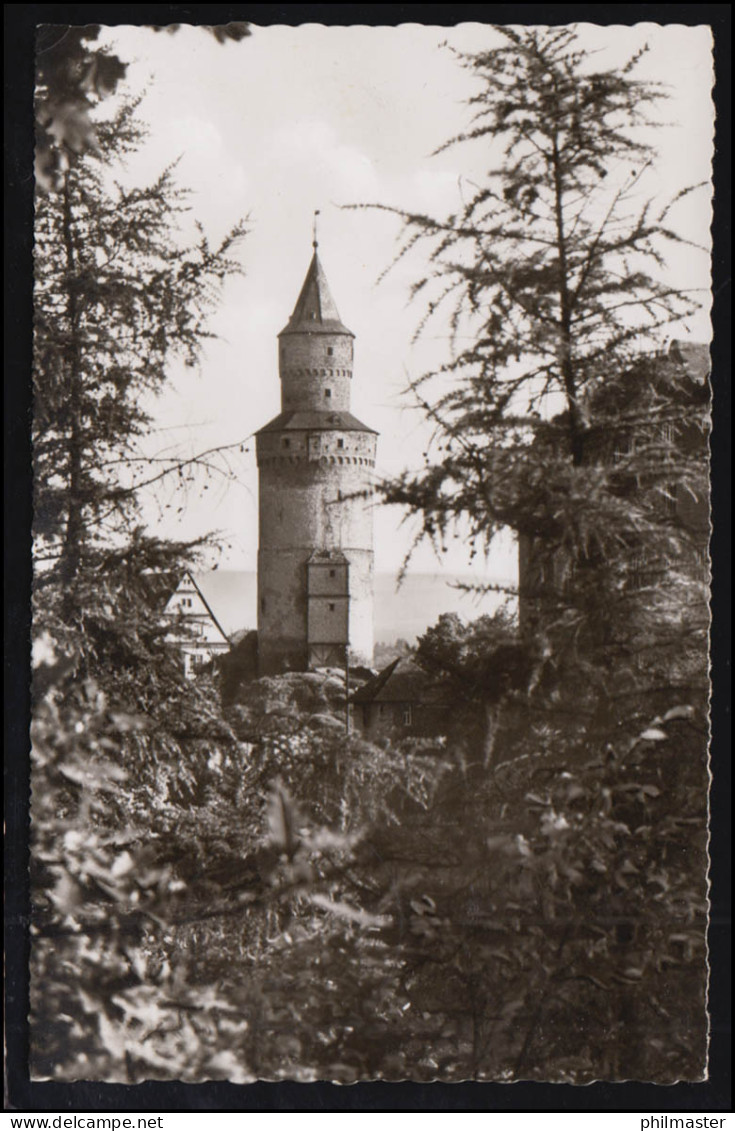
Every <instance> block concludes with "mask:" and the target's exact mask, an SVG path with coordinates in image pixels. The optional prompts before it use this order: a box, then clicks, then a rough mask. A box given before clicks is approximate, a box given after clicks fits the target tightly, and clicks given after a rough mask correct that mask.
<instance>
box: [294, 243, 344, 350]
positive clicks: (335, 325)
mask: <svg viewBox="0 0 735 1131" xmlns="http://www.w3.org/2000/svg"><path fill="white" fill-rule="evenodd" d="M283 334H348V335H349V336H350V337H351V338H354V336H355V335H354V334H353V333H352V331H351V330H348V329H347V327H346V326H345V324H344V323H343V322H342V319H341V318H340V316H339V311H338V310H337V304H336V303H335V301H334V299H333V298H332V294H331V291H330V290H329V284H328V283H327V277H326V275H325V274H324V268H323V267H322V265H321V261H320V259H319V256H318V254H317V251H316V246H315V247H314V255H313V257H312V260H311V263H310V264H309V270H308V271H307V272H306V278H305V279H304V285H303V286H302V288H301V293H300V294H299V297H298V299H297V301H296V306H295V307H294V310H293V314H292V315H291V317H290V318H289V320H288V323H287V324H286V326H285V327H284V328H283V330H281V333H280V334H279V335H278V336H279V337H281V335H283Z"/></svg>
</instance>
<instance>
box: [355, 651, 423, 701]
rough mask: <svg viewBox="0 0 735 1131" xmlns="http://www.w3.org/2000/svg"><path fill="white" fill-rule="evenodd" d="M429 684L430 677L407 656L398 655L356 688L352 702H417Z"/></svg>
mask: <svg viewBox="0 0 735 1131" xmlns="http://www.w3.org/2000/svg"><path fill="white" fill-rule="evenodd" d="M430 684H431V677H430V676H429V675H428V674H427V673H426V672H425V671H424V670H423V669H422V668H420V667H419V666H418V664H415V663H414V662H413V660H411V659H410V658H407V657H402V656H399V657H398V659H397V660H393V661H392V663H390V664H388V666H387V668H383V670H382V671H381V672H378V674H377V675H376V676H373V678H372V679H369V680H368V681H367V683H364V684H363V685H362V687H360V688H358V689H357V691H356V692H355V694H354V695H353V697H352V701H353V703H409V702H414V703H415V702H417V701H419V700H421V699H422V698H423V697H424V694H425V692H426V690H427V688H428V687H429V685H430Z"/></svg>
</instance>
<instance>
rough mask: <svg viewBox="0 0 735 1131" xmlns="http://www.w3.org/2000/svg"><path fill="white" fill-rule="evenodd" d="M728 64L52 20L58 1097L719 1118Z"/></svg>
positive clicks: (43, 654) (34, 1003) (47, 855)
mask: <svg viewBox="0 0 735 1131" xmlns="http://www.w3.org/2000/svg"><path fill="white" fill-rule="evenodd" d="M90 7H91V6H90ZM111 7H114V6H111ZM417 7H418V6H417ZM487 7H488V12H490V13H491V11H492V7H493V6H492V5H488V6H487ZM520 7H522V6H519V8H520ZM582 7H583V6H580V8H582ZM594 7H595V6H587V7H585V8H584V10H585V11H586V12H587V13H590V12H591V11H593V10H594ZM641 7H645V6H643V5H642V6H641ZM673 7H674V8H676V5H674V6H673ZM199 10H200V11H203V10H204V8H203V6H200V9H199ZM59 13H60V17H61V18H63V5H60V6H59ZM204 18H206V17H204ZM712 50H713V35H712V29H711V27H709V26H706V25H704V24H703V25H702V26H685V25H684V24H680V23H675V22H672V23H670V24H667V23H650V22H648V23H643V22H642V23H638V24H632V25H627V26H622V25H615V26H611V25H604V26H603V25H602V24H600V25H597V24H595V23H594V22H579V23H569V24H558V23H557V24H553V25H552V24H550V25H549V26H543V25H541V24H538V25H536V24H525V23H523V24H522V23H519V24H514V23H504V24H497V25H496V24H493V23H491V22H489V21H488V22H487V23H471V22H466V23H462V22H460V23H457V24H455V25H453V26H448V27H447V26H444V27H440V26H431V25H430V24H419V23H412V22H407V23H405V24H400V25H397V26H366V25H362V24H358V23H355V24H354V25H349V24H347V23H346V24H345V25H344V26H326V25H323V24H319V23H316V22H314V23H311V22H304V23H301V24H300V25H297V26H286V25H285V24H282V25H281V24H271V25H268V26H260V25H258V24H257V23H255V22H252V23H248V22H240V23H229V24H221V25H215V26H204V25H203V24H196V25H193V24H192V25H189V24H186V23H185V22H184V23H181V24H173V23H172V24H168V25H165V26H152V25H151V26H144V25H142V24H141V25H136V26H133V25H132V24H129V25H128V24H120V25H113V24H112V23H110V24H109V25H103V24H84V25H82V24H68V23H63V22H59V23H58V24H56V23H53V24H51V23H44V24H41V25H40V26H38V27H37V29H36V52H35V84H36V86H35V107H34V115H35V130H36V134H35V189H34V220H33V280H34V282H33V413H32V417H33V419H32V456H33V593H32V637H33V650H32V666H33V673H32V722H31V755H30V757H31V804H30V837H31V850H30V860H31V863H30V890H31V926H30V957H29V964H30V1014H29V1030H30V1072H31V1079H32V1080H34V1081H55V1082H75V1081H96V1082H101V1083H118V1084H120V1083H121V1084H140V1083H142V1082H145V1081H180V1082H184V1083H190V1084H201V1083H204V1082H207V1081H228V1082H230V1083H233V1084H248V1083H252V1082H255V1081H272V1082H282V1081H295V1082H300V1083H311V1082H316V1081H327V1082H332V1083H339V1084H356V1083H361V1082H367V1081H412V1082H419V1083H428V1082H433V1081H438V1082H443V1083H457V1082H462V1081H481V1082H495V1083H500V1082H503V1083H516V1082H520V1081H537V1082H543V1083H553V1084H576V1085H587V1084H590V1083H593V1082H596V1081H601V1082H616V1083H619V1082H624V1081H636V1082H641V1083H654V1084H662V1085H670V1084H675V1083H677V1082H700V1081H704V1080H706V1079H707V1076H708V1048H709V1039H710V1018H709V1005H708V976H709V955H708V945H707V926H708V916H709V911H710V903H709V899H710V889H709V880H708V869H709V857H708V840H709V835H710V832H709V805H710V798H709V793H710V778H711V774H710V761H709V758H710V752H709V744H710V628H711V614H710V589H711V568H710V554H709V544H710V535H711V507H710V434H711V429H712V396H711V389H712V381H713V379H714V378H713V374H712V361H711V339H712V330H711V306H712V282H711V260H712V251H713V249H712V237H711V224H712V200H713V188H712V161H713V136H714V129H715V115H714V109H713V102H712V86H713V62H712Z"/></svg>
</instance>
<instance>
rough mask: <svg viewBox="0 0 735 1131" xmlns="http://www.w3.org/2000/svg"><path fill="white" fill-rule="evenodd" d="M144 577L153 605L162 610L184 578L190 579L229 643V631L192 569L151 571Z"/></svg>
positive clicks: (215, 624) (224, 638) (213, 621)
mask: <svg viewBox="0 0 735 1131" xmlns="http://www.w3.org/2000/svg"><path fill="white" fill-rule="evenodd" d="M143 577H144V584H145V587H146V590H147V593H148V597H149V599H150V601H151V604H152V605H153V607H154V608H157V609H159V610H160V612H163V611H164V609H165V608H166V606H167V605H168V603H169V601H170V600H171V598H172V597H173V595H174V593H176V591H177V590H178V589H179V587H180V586H181V583H182V582H183V581H184V580H187V579H188V580H189V581H190V582H191V584H192V586H193V588H194V589H195V591H196V593H197V594H198V595H199V597H200V598H201V601H202V604H203V605H204V607H205V609H206V610H207V613H208V614H209V617H210V618H211V621H212V623H213V624H214V626H215V628H216V629H217V631H218V632H219V633H220V635H221V636H222V639H223V640H224V641H225V642H227V643H229V638H228V636H227V633H226V632H225V630H224V629H223V628H222V625H221V624H220V623H219V621H218V620H217V617H216V615H215V613H214V611H213V609H212V606H211V605H210V603H209V601H208V600H207V598H206V597H205V596H204V593H203V592H202V589H201V586H200V585H199V583H198V582H197V579H196V576H195V575H194V574H193V573H191V571H190V570H160V571H151V572H150V573H144V574H143Z"/></svg>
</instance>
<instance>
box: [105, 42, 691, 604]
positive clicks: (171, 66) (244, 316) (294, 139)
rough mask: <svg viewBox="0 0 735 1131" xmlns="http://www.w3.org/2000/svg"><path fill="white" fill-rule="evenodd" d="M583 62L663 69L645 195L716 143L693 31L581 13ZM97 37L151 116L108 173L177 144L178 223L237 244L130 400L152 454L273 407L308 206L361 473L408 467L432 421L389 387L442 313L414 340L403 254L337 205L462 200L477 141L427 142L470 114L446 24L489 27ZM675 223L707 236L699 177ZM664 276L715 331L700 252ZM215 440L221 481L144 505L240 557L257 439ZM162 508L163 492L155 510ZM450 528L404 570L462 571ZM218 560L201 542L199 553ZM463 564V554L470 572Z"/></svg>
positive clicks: (435, 331)
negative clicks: (224, 38) (373, 445)
mask: <svg viewBox="0 0 735 1131" xmlns="http://www.w3.org/2000/svg"><path fill="white" fill-rule="evenodd" d="M579 28H580V34H581V37H582V40H583V42H584V45H585V46H587V47H589V48H590V49H593V50H596V51H597V52H598V55H597V62H598V64H599V65H615V64H617V63H620V62H622V61H624V60H625V59H627V58H628V57H629V56H630V55H631V54H632V53H633V52H634V51H636V50H637V49H638V48H640V47H641V46H642V45H643V44H644V43H648V45H649V51H648V53H647V55H646V56H645V58H644V60H643V66H642V67H641V68H640V71H639V77H641V78H651V79H657V80H660V81H662V82H664V83H666V84H668V87H669V91H670V100H669V102H668V103H667V105H666V111H665V114H664V115H663V120H665V121H666V122H668V123H670V124H669V125H667V126H666V128H664V129H660V130H657V131H656V133H655V137H654V141H655V144H656V145H657V146H658V148H659V157H658V159H657V161H656V163H655V166H654V168H653V169H651V170H650V171H649V173H648V174H647V179H646V183H645V185H644V186H643V187H644V188H645V190H646V191H647V192H650V193H651V194H652V195H654V196H656V195H662V194H669V193H673V192H675V191H676V190H677V189H678V188H680V187H683V186H685V185H687V184H691V183H693V182H696V181H708V180H709V178H710V162H711V145H712V140H711V139H712V108H711V99H710V89H711V82H712V77H711V38H710V37H711V33H710V30H709V28H707V27H701V28H686V27H682V26H677V25H672V26H664V27H661V26H659V25H654V24H641V25H637V26H636V27H633V28H627V27H607V28H604V27H597V26H595V25H590V24H585V25H579ZM103 41H104V42H105V43H107V44H109V45H110V46H111V47H113V48H114V50H115V51H116V52H117V53H118V54H119V55H120V57H121V58H122V59H124V60H126V61H129V67H128V73H127V81H126V83H125V90H126V92H129V93H132V94H137V93H140V92H142V91H143V90H145V91H146V94H145V96H144V99H143V102H142V104H141V107H140V111H139V113H140V116H141V117H142V118H143V119H144V120H145V121H146V122H147V123H148V126H149V129H150V133H149V137H148V141H147V143H146V145H145V147H144V148H143V149H142V150H141V151H140V153H139V154H136V155H135V156H134V157H132V158H130V159H129V160H128V165H127V169H126V172H125V178H126V179H129V180H131V181H135V180H138V181H141V180H148V179H152V178H153V177H155V176H156V175H157V174H158V173H159V172H160V171H161V170H162V169H163V168H164V167H165V166H167V165H168V164H170V163H171V162H172V161H176V160H178V162H179V163H178V166H177V180H178V182H179V183H180V184H181V185H182V186H186V187H188V188H189V189H191V198H190V204H191V208H192V212H191V218H193V217H196V219H197V220H199V221H200V222H201V223H202V224H203V226H204V228H205V230H206V232H207V233H208V235H209V236H210V237H211V238H212V239H213V240H216V239H218V238H221V237H222V236H223V235H224V234H225V232H226V231H227V230H228V229H229V228H230V227H231V226H232V225H233V224H234V223H235V222H236V221H237V220H239V219H241V218H242V217H247V218H248V227H249V234H248V235H247V237H246V239H245V240H244V241H243V242H242V243H241V245H240V246H239V249H238V256H239V257H240V258H241V262H242V264H243V267H244V269H245V275H244V277H242V278H233V279H230V280H228V281H227V283H226V284H225V286H224V289H223V292H222V300H221V304H220V307H219V309H218V310H217V312H216V314H215V315H214V317H213V319H212V323H211V328H212V330H213V331H214V332H215V334H216V335H218V338H217V340H216V341H213V342H210V343H208V344H207V346H206V349H205V351H204V353H203V355H202V359H201V364H200V365H199V366H198V367H196V368H194V369H186V368H184V367H183V366H179V365H177V364H173V365H172V366H171V371H170V380H169V382H168V385H167V388H166V391H165V392H164V393H163V394H162V395H161V396H160V397H158V398H157V399H156V401H155V402H153V403H151V404H149V405H148V406H147V407H148V409H149V411H150V412H151V414H152V416H153V418H154V421H155V423H156V428H157V431H156V433H155V444H156V450H157V451H159V452H160V451H170V452H177V453H178V452H194V451H199V450H204V449H208V448H211V447H214V446H216V445H223V444H235V443H237V442H239V441H249V439H250V437H251V436H252V434H253V433H254V432H255V431H256V430H257V429H258V428H260V427H261V426H262V425H263V424H265V423H266V422H267V421H268V420H269V419H270V418H271V417H273V416H274V415H276V413H277V412H278V411H279V407H280V389H279V382H278V371H277V353H276V345H277V338H276V336H277V334H278V332H279V331H280V330H281V329H282V328H283V327H284V325H285V324H286V322H287V321H288V317H289V315H290V313H291V310H292V309H293V306H294V304H295V302H296V299H297V297H298V293H299V290H300V288H301V284H302V282H303V278H304V276H305V274H306V270H307V267H308V265H309V261H310V257H311V250H312V249H311V240H312V217H313V213H314V210H315V209H319V211H320V217H319V252H320V258H321V260H322V263H323V266H324V268H325V271H326V275H327V278H328V280H329V284H330V288H331V291H332V294H333V296H334V298H335V300H336V303H337V307H338V309H339V312H340V315H341V317H342V320H343V322H345V324H346V325H347V326H348V327H349V328H350V329H351V330H352V331H353V332H354V334H355V335H356V345H355V366H354V378H353V406H352V407H353V411H354V413H355V414H356V415H357V416H358V417H359V418H360V419H361V420H363V421H364V422H365V423H367V424H368V425H370V426H371V427H373V428H375V429H377V430H378V431H379V433H380V439H379V446H378V461H377V467H376V472H377V474H378V475H383V476H390V475H393V474H396V473H398V472H400V471H402V470H403V469H404V468H412V467H414V468H415V467H418V466H420V464H421V462H422V453H423V452H424V451H425V450H426V448H427V445H428V443H429V440H430V428H429V426H428V425H427V423H426V422H425V420H424V419H423V417H422V414H421V412H420V411H419V410H418V409H416V408H415V407H413V405H412V403H411V399H410V396H408V395H407V394H406V386H407V384H408V382H409V380H410V379H411V378H412V377H416V376H418V375H419V374H420V373H422V372H423V371H424V370H425V369H427V368H428V367H429V366H433V365H434V364H436V362H437V360H441V359H442V358H444V357H446V356H447V351H448V349H449V343H448V330H447V328H446V327H443V326H442V324H441V323H438V324H434V325H432V326H431V328H430V330H429V332H428V335H427V336H426V337H425V338H424V339H422V340H420V341H419V342H418V343H416V344H414V343H413V337H414V333H415V331H416V328H417V326H418V323H419V321H420V318H421V314H422V311H421V308H420V306H418V305H415V304H411V303H410V302H409V296H408V291H409V288H410V285H411V282H412V281H413V280H414V278H415V277H416V274H417V262H416V260H413V261H412V262H411V261H408V262H403V263H401V264H399V265H398V266H397V267H396V268H394V269H393V270H392V271H390V272H388V274H387V275H386V276H385V278H383V279H382V281H380V280H381V276H382V275H383V273H384V272H385V270H386V268H387V267H388V266H389V265H390V264H391V262H392V260H393V257H394V255H395V252H396V247H397V244H396V239H397V236H398V234H399V231H400V222H399V221H398V220H397V219H396V218H395V217H394V216H391V215H390V214H388V213H386V212H381V211H371V210H345V209H344V208H343V207H342V206H344V205H350V204H370V203H378V204H386V205H390V206H396V207H405V208H409V209H411V210H414V211H419V210H424V211H429V212H432V213H434V214H440V215H441V214H445V213H448V212H450V211H451V210H452V209H453V208H455V207H456V206H457V205H458V204H459V203H460V202H461V194H462V185H463V181H464V182H467V181H469V182H473V181H474V182H478V181H479V180H480V179H481V178H482V177H483V174H484V172H485V166H486V163H487V155H486V153H485V152H484V151H483V150H482V149H481V147H477V148H475V149H473V148H472V147H471V146H468V145H463V146H460V147H454V148H452V149H450V150H447V151H445V152H443V153H441V154H438V155H435V156H432V154H433V153H434V151H435V150H436V149H437V147H438V146H440V145H442V143H443V142H444V141H446V140H447V139H448V138H450V137H452V136H454V135H456V134H457V133H458V132H460V131H461V130H462V129H463V128H464V127H465V126H466V124H467V122H468V113H469V112H468V108H467V105H466V100H467V99H468V98H469V97H470V96H471V95H472V94H473V92H474V91H475V90H476V81H475V80H473V79H472V78H471V77H470V76H469V75H468V74H467V73H466V72H465V71H464V70H462V68H460V67H459V66H458V64H457V62H456V60H455V58H454V57H453V55H452V54H451V52H450V51H449V50H447V49H446V47H442V43H443V42H444V41H448V43H449V44H450V45H451V46H452V47H454V48H457V49H459V50H460V51H475V50H478V49H481V48H482V47H485V46H488V47H489V46H492V45H493V44H494V43H496V42H497V33H496V32H494V31H493V29H492V28H490V27H489V26H486V25H481V24H461V25H459V26H457V27H455V28H437V27H425V26H420V25H416V24H406V25H402V26H399V27H395V28H388V27H383V28H371V27H364V26H354V27H324V26H322V25H314V24H312V25H310V24H304V25H301V26H300V27H297V28H290V27H283V26H276V27H262V28H261V27H254V28H253V29H252V35H251V36H250V37H249V38H247V39H245V40H243V41H242V42H240V43H234V42H228V43H226V44H224V45H221V44H219V43H217V42H216V40H215V39H214V37H212V36H210V35H208V34H206V33H205V32H204V31H202V30H201V29H199V28H194V27H186V26H184V27H182V28H181V30H180V31H178V32H177V33H176V34H174V35H169V34H166V33H164V32H159V33H154V32H153V31H151V30H149V29H146V28H138V27H119V28H109V29H106V30H105V31H104V33H103ZM677 222H678V226H679V229H680V230H681V231H684V232H685V233H686V234H687V235H688V237H689V238H691V239H693V240H694V241H695V242H697V243H700V244H705V245H706V244H707V243H708V240H709V222H710V216H709V211H708V207H707V200H706V194H705V196H704V197H703V196H702V195H701V194H699V195H698V196H697V197H696V199H691V200H690V202H689V204H687V205H682V206H681V207H680V210H679V213H678V216H677ZM668 271H669V273H670V276H671V278H672V280H674V281H675V282H676V284H677V285H686V286H692V287H701V288H702V292H703V306H704V310H703V313H702V315H701V316H700V317H698V318H695V319H694V320H693V322H692V323H691V325H689V326H688V327H686V328H685V330H683V331H682V332H683V333H688V334H690V335H691V336H692V338H693V339H694V340H700V341H701V340H708V339H709V336H710V331H709V321H708V315H707V299H706V294H707V290H708V287H709V276H708V257H707V255H706V254H701V253H697V252H694V251H683V252H681V253H680V254H679V255H678V257H677V258H676V259H672V260H671V262H670V263H669V264H668ZM244 448H245V450H243V451H242V452H240V451H239V450H237V451H235V452H234V454H233V456H232V464H231V466H232V470H233V477H232V478H231V479H229V480H216V479H212V480H211V481H210V482H209V483H208V484H207V490H206V491H205V490H203V489H197V490H191V491H190V492H189V495H188V496H187V498H186V500H185V505H184V506H183V509H181V506H180V502H179V501H176V500H172V498H171V497H169V496H168V495H167V494H166V493H165V492H164V493H163V494H159V495H158V496H157V497H156V498H155V499H153V498H151V499H150V500H148V502H147V504H146V514H147V517H148V519H149V521H150V522H151V524H152V525H154V527H155V529H156V530H157V532H158V533H160V534H162V535H165V536H169V537H174V538H194V537H197V536H199V535H201V534H204V533H206V532H207V531H210V530H217V531H220V532H221V534H222V537H223V550H222V552H221V555H220V557H219V559H218V566H219V568H221V569H246V570H251V569H254V568H255V564H256V553H257V470H256V466H255V454H254V444H253V443H251V442H246V443H245V444H244ZM167 504H170V505H168V506H167ZM403 518H404V516H403V515H402V514H401V513H400V512H399V511H398V510H397V509H396V508H386V507H381V508H378V509H377V510H376V516H375V535H376V538H375V549H376V569H377V570H379V571H381V572H385V571H394V572H397V571H398V570H399V568H400V566H401V563H402V562H403V560H404V558H405V556H406V553H407V551H408V550H409V548H410V546H411V544H412V541H413V536H414V534H415V532H416V530H417V525H416V520H409V521H403ZM468 552H469V551H468V548H467V546H466V544H465V543H464V542H463V539H462V538H461V537H459V538H457V539H456V540H455V541H453V542H452V543H451V545H450V549H449V552H448V554H445V555H443V557H442V560H441V562H438V561H437V558H436V556H435V555H434V553H433V551H432V550H431V549H430V548H429V547H427V546H423V547H421V548H419V549H418V550H417V551H416V552H415V553H414V556H413V558H412V561H411V567H410V568H411V569H413V570H416V571H425V570H428V571H436V570H437V569H444V570H446V571H447V572H449V573H452V572H453V573H466V572H467V570H468ZM213 560H214V559H213ZM476 568H477V567H476ZM514 574H515V553H514V549H513V546H512V542H511V541H510V539H505V540H502V539H501V541H500V542H499V543H498V544H497V545H496V546H495V547H494V549H493V550H492V551H491V554H490V557H489V559H488V561H487V562H485V563H483V564H482V566H481V567H480V573H479V574H478V576H479V577H480V579H481V580H484V581H488V582H498V581H500V582H504V581H505V582H507V581H512V579H513V577H514Z"/></svg>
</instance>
